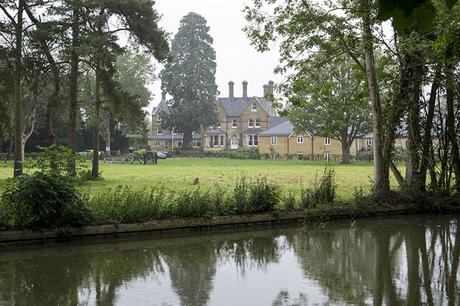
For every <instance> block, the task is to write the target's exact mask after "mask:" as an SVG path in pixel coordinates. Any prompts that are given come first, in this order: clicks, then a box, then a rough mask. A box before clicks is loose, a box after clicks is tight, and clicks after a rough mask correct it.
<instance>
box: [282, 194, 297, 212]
mask: <svg viewBox="0 0 460 306" xmlns="http://www.w3.org/2000/svg"><path fill="white" fill-rule="evenodd" d="M296 204H297V200H296V198H295V194H294V193H292V192H289V194H288V195H287V196H285V197H283V209H284V210H287V211H291V210H294V209H295V208H296Z"/></svg>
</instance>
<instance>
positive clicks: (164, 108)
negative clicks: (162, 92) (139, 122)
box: [152, 99, 171, 115]
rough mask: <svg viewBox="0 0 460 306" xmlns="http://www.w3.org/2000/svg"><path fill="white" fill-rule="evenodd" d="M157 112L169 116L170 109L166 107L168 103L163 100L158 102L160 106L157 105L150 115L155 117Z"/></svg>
mask: <svg viewBox="0 0 460 306" xmlns="http://www.w3.org/2000/svg"><path fill="white" fill-rule="evenodd" d="M158 110H161V111H163V112H164V113H165V114H167V115H170V114H171V107H170V106H169V105H168V102H167V101H166V100H164V99H163V100H161V101H160V104H158V106H156V107H154V108H153V111H152V114H153V115H155V114H156V113H157V111H158Z"/></svg>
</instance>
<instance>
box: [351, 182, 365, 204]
mask: <svg viewBox="0 0 460 306" xmlns="http://www.w3.org/2000/svg"><path fill="white" fill-rule="evenodd" d="M363 199H364V189H363V186H362V185H360V186H359V187H357V186H355V187H354V188H353V201H354V202H360V201H362V200H363Z"/></svg>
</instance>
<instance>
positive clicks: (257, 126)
mask: <svg viewBox="0 0 460 306" xmlns="http://www.w3.org/2000/svg"><path fill="white" fill-rule="evenodd" d="M256 128H260V120H259V119H256Z"/></svg>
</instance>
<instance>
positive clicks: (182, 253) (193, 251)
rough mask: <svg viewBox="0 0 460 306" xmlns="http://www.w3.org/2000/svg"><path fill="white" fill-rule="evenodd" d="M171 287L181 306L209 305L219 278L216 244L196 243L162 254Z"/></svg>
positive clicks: (171, 247)
mask: <svg viewBox="0 0 460 306" xmlns="http://www.w3.org/2000/svg"><path fill="white" fill-rule="evenodd" d="M163 251H164V252H163V255H164V258H165V261H166V262H167V264H168V267H169V276H170V278H171V283H172V286H173V288H174V290H175V291H176V293H177V294H178V296H179V298H180V300H181V304H182V305H186V306H195V305H196V306H198V305H200V306H201V305H206V304H207V302H208V300H209V295H210V292H211V290H212V288H213V285H212V281H213V279H214V275H215V274H216V262H217V256H216V244H215V242H214V241H202V240H197V241H196V242H195V243H188V244H182V245H177V246H170V247H167V248H165V249H164V250H163Z"/></svg>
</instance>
